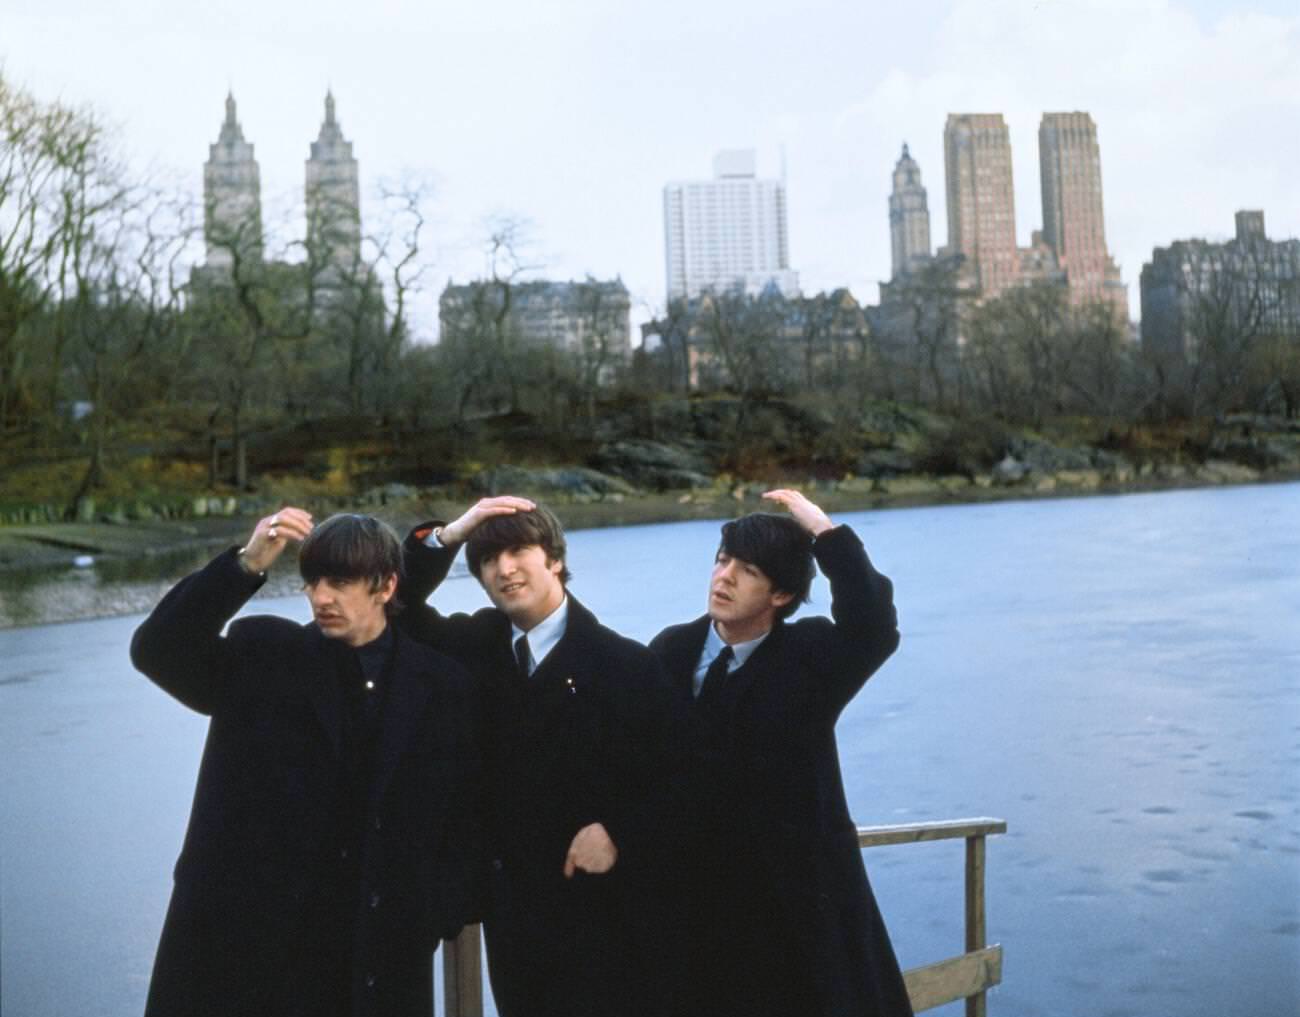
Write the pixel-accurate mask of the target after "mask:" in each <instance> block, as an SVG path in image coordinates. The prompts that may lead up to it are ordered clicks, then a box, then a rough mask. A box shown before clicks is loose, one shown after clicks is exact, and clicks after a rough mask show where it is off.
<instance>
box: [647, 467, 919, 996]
mask: <svg viewBox="0 0 1300 1017" xmlns="http://www.w3.org/2000/svg"><path fill="white" fill-rule="evenodd" d="M764 497H765V498H770V499H771V500H772V501H775V502H776V503H777V504H779V505H783V506H785V508H787V509H788V510H789V515H775V514H769V513H763V512H755V513H752V514H750V515H747V516H744V517H742V518H740V519H736V520H733V521H731V522H729V523H725V524H724V525H723V527H722V539H721V543H720V545H719V547H718V550H717V553H716V555H715V558H714V564H713V573H712V576H711V578H710V580H709V597H708V612H707V614H705V615H704V616H703V617H701V618H698V619H696V620H695V621H693V622H688V623H687V624H684V625H676V626H673V627H671V628H668V629H665V630H664V631H663V632H661V633H660V634H659V635H658V636H656V637H655V639H654V640H653V641H652V642H651V644H650V648H651V649H652V650H653V651H654V652H655V654H656V655H657V656H658V657H659V658H660V660H662V661H663V663H664V667H665V669H666V670H667V672H668V676H669V680H670V681H671V682H672V683H673V686H674V688H675V690H676V692H677V694H678V696H679V699H680V701H681V703H683V704H685V705H686V707H687V709H688V710H689V712H690V716H691V719H692V721H693V722H694V723H693V724H692V732H693V739H692V741H693V751H692V753H691V765H690V767H689V769H690V772H691V774H692V778H691V784H692V787H691V800H692V805H693V808H692V810H691V818H690V822H688V823H687V824H686V829H687V830H688V831H689V833H688V835H687V836H688V838H689V840H688V845H689V848H688V851H687V856H688V857H689V858H690V859H692V861H691V863H690V864H689V866H688V867H687V869H686V872H685V873H684V874H683V877H682V882H681V884H680V886H679V888H678V889H679V893H678V898H679V900H680V901H681V904H680V910H681V912H682V919H683V920H682V926H683V933H684V937H685V940H686V942H685V944H684V957H685V960H684V962H683V964H682V966H681V970H680V972H679V976H680V977H679V979H678V982H679V989H678V992H677V998H676V1001H675V1005H674V1008H673V1013H674V1015H679V1017H695V1015H706V1014H707V1015H708V1017H791V1015H794V1014H798V1015H801V1017H868V1015H871V1017H899V1015H910V1014H911V1007H910V1005H909V1002H908V997H907V990H906V988H905V987H904V985H903V980H902V975H901V974H900V972H899V967H898V962H897V960H896V959H895V957H894V952H893V949H892V947H891V946H890V943H889V937H888V935H887V934H886V932H885V926H884V922H883V921H882V920H881V917H880V911H879V909H878V908H877V906H876V902H875V899H874V897H873V896H872V893H871V888H870V885H869V884H868V882H867V875H866V870H865V868H864V867H863V864H862V856H861V851H860V850H859V848H858V844H857V836H856V828H855V826H854V823H853V820H852V818H851V817H850V815H849V810H848V806H847V804H846V802H845V797H844V787H843V782H842V780H841V776H840V765H839V754H838V749H837V747H836V743H835V723H836V721H837V719H838V718H839V715H840V712H841V711H842V710H843V709H844V707H845V706H846V705H847V704H848V703H849V701H850V700H851V699H852V698H853V697H854V695H856V694H857V692H858V690H859V689H860V688H861V687H862V685H863V683H864V682H865V681H866V680H867V678H868V677H870V676H871V674H872V673H873V672H874V671H875V670H876V669H877V668H878V667H880V665H881V664H882V663H883V662H884V661H885V659H886V658H887V657H889V655H890V654H891V653H893V652H894V649H895V648H896V647H897V646H898V624H897V617H896V615H895V612H894V604H893V587H892V585H891V583H890V582H889V580H888V579H886V578H885V577H884V576H882V575H881V574H880V573H879V572H877V571H876V570H875V569H874V568H873V567H872V565H871V562H870V560H869V559H868V558H867V553H866V551H865V550H864V548H863V546H862V541H861V540H859V539H858V537H857V535H856V534H855V533H854V532H853V531H852V530H851V529H849V528H848V527H847V526H835V525H833V524H832V523H831V521H830V519H829V518H828V517H827V515H826V513H825V512H823V511H822V510H821V509H820V508H818V507H817V506H816V505H814V504H813V503H812V502H811V501H809V500H808V499H807V498H806V497H804V496H803V495H802V494H800V493H799V492H798V491H791V490H776V491H769V492H767V494H765V495H764ZM818 565H819V566H821V569H822V572H823V573H825V575H826V577H827V578H828V579H829V580H830V585H831V598H832V600H831V617H830V618H825V617H814V618H804V619H801V620H799V621H795V622H789V621H787V619H788V618H789V617H790V615H792V614H793V613H794V612H795V610H796V609H797V608H798V606H799V604H800V603H801V602H803V601H806V600H807V599H808V593H809V589H810V587H811V585H812V580H813V577H814V575H815V573H816V567H817V566H818Z"/></svg>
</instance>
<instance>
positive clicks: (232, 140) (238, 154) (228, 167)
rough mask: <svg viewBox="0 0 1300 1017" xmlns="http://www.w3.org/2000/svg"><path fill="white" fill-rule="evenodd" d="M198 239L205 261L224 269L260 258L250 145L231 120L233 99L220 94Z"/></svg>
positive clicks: (257, 191) (256, 178) (258, 193)
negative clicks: (221, 111)
mask: <svg viewBox="0 0 1300 1017" xmlns="http://www.w3.org/2000/svg"><path fill="white" fill-rule="evenodd" d="M203 239H204V242H205V244H206V246H207V265H208V266H209V267H210V268H212V269H219V270H225V271H230V270H231V268H232V266H233V265H234V262H235V259H236V257H238V258H239V259H240V261H241V262H248V261H260V260H261V258H262V185H261V177H260V175H259V173H258V168H257V160H256V159H254V158H253V146H252V144H250V143H249V142H247V141H245V140H244V132H243V129H242V128H241V127H240V126H239V121H238V120H237V119H236V118H235V97H234V95H232V94H229V93H227V95H226V119H225V122H224V123H223V124H222V125H221V134H220V135H218V137H217V143H216V144H215V145H209V146H208V161H207V162H206V163H204V164H203Z"/></svg>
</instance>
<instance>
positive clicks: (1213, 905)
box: [0, 484, 1300, 1017]
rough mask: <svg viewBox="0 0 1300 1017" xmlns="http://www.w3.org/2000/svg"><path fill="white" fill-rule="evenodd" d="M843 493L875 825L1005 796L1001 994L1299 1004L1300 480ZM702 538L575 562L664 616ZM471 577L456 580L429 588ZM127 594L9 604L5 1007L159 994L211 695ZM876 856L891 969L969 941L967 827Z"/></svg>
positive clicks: (1143, 1014) (622, 617)
mask: <svg viewBox="0 0 1300 1017" xmlns="http://www.w3.org/2000/svg"><path fill="white" fill-rule="evenodd" d="M837 521H845V522H850V523H852V524H853V525H854V526H855V527H856V528H857V530H858V532H859V533H860V534H861V535H862V537H863V539H864V540H865V542H866V544H867V547H868V549H869V550H870V552H871V554H872V557H873V559H874V560H875V562H876V564H877V565H878V567H880V568H881V570H882V571H884V572H886V573H887V574H889V575H890V576H891V577H892V578H893V579H894V582H895V585H896V590H897V600H898V607H899V618H900V626H901V628H902V631H903V644H902V647H901V649H900V650H899V652H898V654H897V655H896V656H895V657H894V658H893V659H892V660H891V661H890V662H888V663H887V664H886V665H885V666H884V668H883V669H882V670H881V671H880V672H879V673H878V674H877V675H876V677H875V678H874V679H873V680H872V681H871V682H870V683H868V685H867V687H866V688H865V689H864V690H863V692H862V693H861V694H860V695H859V696H858V698H857V699H856V700H855V702H854V703H853V704H852V705H851V706H850V707H849V709H848V710H847V711H846V713H845V715H844V717H843V718H842V720H841V722H840V726H839V741H840V751H841V757H842V760H843V765H844V772H845V778H846V781H847V783H848V789H849V797H850V804H851V805H852V807H853V810H854V814H855V816H856V818H857V820H858V822H860V823H864V824H874V823H898V822H912V821H921V820H930V819H948V818H958V817H963V816H974V815H990V816H998V817H1001V818H1004V819H1006V820H1007V822H1008V824H1009V832H1008V834H1007V835H1005V836H1003V837H996V838H992V839H991V840H990V841H989V845H988V873H989V878H988V927H989V938H990V941H991V942H1000V943H1002V944H1003V946H1004V949H1005V951H1006V955H1005V961H1004V969H1003V976H1004V984H1003V986H1002V987H1000V988H999V989H997V990H996V991H995V992H994V993H993V995H992V999H991V1004H990V1012H991V1013H992V1014H994V1015H1007V1017H1039V1015H1049V1014H1050V1015H1070V1014H1077V1013H1084V1012H1086V1013H1089V1014H1095V1015H1099V1017H1129V1015H1132V1017H1229V1015H1242V1017H1247V1015H1249V1017H1256V1015H1284V1014H1295V1013H1298V1012H1300V694H1298V693H1300V624H1298V621H1297V620H1298V619H1300V485H1295V484H1290V485H1279V486H1266V487H1243V488H1232V489H1212V490H1197V491H1179V492H1171V493H1162V494H1141V495H1127V496H1120V497H1108V498H1088V499H1077V500H1051V501H1035V502H1020V503H999V504H992V505H977V506H959V507H946V508H925V509H905V510H894V511H885V512H872V513H858V514H851V515H846V516H843V517H840V519H839V520H837ZM716 539H717V525H716V524H714V523H682V524H672V525H660V526H648V527H636V528H627V529H617V530H597V531H588V532H581V533H575V534H573V535H572V537H571V542H570V565H571V567H572V569H573V572H574V575H575V578H574V581H573V583H572V589H573V591H574V593H575V594H576V595H577V596H578V597H579V598H581V599H582V600H583V601H584V602H585V603H587V604H588V605H589V606H590V607H592V608H594V609H595V610H596V612H597V613H598V614H599V615H600V616H601V618H602V620H603V621H605V622H606V623H607V624H610V625H612V626H613V627H615V628H618V629H621V630H623V631H625V632H627V633H629V634H631V635H634V636H636V637H638V638H642V639H646V638H649V637H650V636H652V635H653V634H654V633H655V632H656V631H658V629H659V628H661V627H662V626H663V625H666V624H668V623H670V622H675V621H681V620H685V619H687V618H689V617H693V616H695V615H697V614H699V613H700V612H701V611H702V609H703V605H704V594H705V587H706V582H707V576H708V570H709V563H710V560H711V557H712V552H713V548H714V546H715V544H716ZM483 602H484V598H483V595H482V593H481V592H480V591H479V589H478V587H477V585H476V584H475V583H473V581H472V580H469V579H463V580H459V581H455V582H452V583H449V584H448V585H447V587H446V588H445V590H443V591H440V592H439V594H438V596H437V598H436V599H435V603H437V604H438V605H439V606H441V607H444V608H447V609H461V608H473V607H477V606H479V605H480V604H482V603H483ZM826 607H827V591H826V588H825V586H824V584H819V585H818V587H816V588H815V590H814V603H813V605H812V606H811V609H812V610H816V611H822V610H825V609H826ZM253 609H254V610H255V611H259V612H261V611H273V612H277V613H285V614H290V615H292V616H294V617H298V618H303V617H305V616H306V614H307V612H306V610H305V607H304V605H303V604H301V603H300V602H299V600H298V599H287V600H261V601H256V602H255V603H254V605H253ZM138 622H139V616H135V617H130V618H120V619H107V620H100V621H92V622H76V623H70V624H63V625H49V626H40V627H34V628H26V629H12V630H0V805H2V806H3V809H2V812H0V815H2V816H3V823H2V825H0V1012H3V1013H4V1015H5V1017H128V1015H135V1014H138V1013H139V1012H140V1011H141V1009H142V1006H143V1000H144V994H145V990H146V987H147V981H148V975H149V970H150V965H151V963H152V958H153V950H154V947H155V944H156V940H157V935H158V931H159V928H160V925H161V922H162V916H163V911H164V908H165V905H166V901H167V895H168V893H169V889H170V879H171V866H172V864H173V862H174V860H175V856H176V853H177V851H178V850H179V847H180V841H181V835H182V833H183V830H184V824H185V820H186V817H187V814H188V810H189V803H190V797H191V794H192V791H193V784H194V777H195V771H196V767H197V763H198V757H199V752H200V749H201V745H202V739H203V735H204V728H205V724H204V721H203V719H202V718H200V717H197V716H194V715H192V714H190V713H189V712H188V711H186V710H185V709H184V708H183V707H181V706H179V705H178V704H176V703H174V702H172V701H171V700H170V699H168V698H167V697H166V696H165V695H164V694H163V693H161V692H160V691H158V690H157V689H155V688H154V687H153V686H152V685H150V684H149V682H148V681H146V680H145V679H144V678H142V677H140V676H138V675H136V674H135V673H134V672H133V670H132V669H131V666H130V663H129V661H128V660H127V644H128V641H129V639H130V636H131V632H132V630H133V629H134V627H135V625H136V624H137V623H138ZM866 860H867V867H868V871H869V872H870V873H871V877H872V882H873V884H874V886H875V888H876V892H877V895H878V897H879V899H880V903H881V907H882V909H883V911H884V914H885V918H886V921H887V922H888V924H889V927H890V929H891V932H892V934H893V937H894V943H895V946H896V948H897V950H898V952H899V955H900V959H901V961H902V963H903V965H904V967H912V966H916V965H919V964H924V963H928V962H930V961H933V960H937V959H940V958H941V957H945V956H948V955H951V954H954V953H957V952H958V951H959V950H960V949H961V946H962V894H961V886H962V849H961V844H960V842H944V843H936V844H925V845H912V846H903V847H889V848H878V849H873V850H871V851H869V852H868V853H867V858H866ZM933 1012H935V1013H945V1012H954V1013H956V1012H960V1007H956V1006H954V1007H949V1008H945V1010H940V1011H933Z"/></svg>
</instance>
